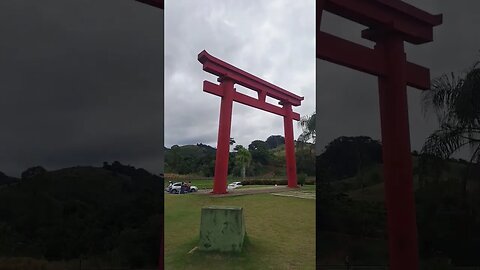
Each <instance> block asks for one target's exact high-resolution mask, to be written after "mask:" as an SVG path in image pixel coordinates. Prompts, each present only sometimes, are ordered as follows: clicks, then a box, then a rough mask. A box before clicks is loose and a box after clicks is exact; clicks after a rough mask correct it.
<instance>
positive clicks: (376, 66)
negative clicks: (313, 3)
mask: <svg viewBox="0 0 480 270" xmlns="http://www.w3.org/2000/svg"><path fill="white" fill-rule="evenodd" d="M317 3H320V4H321V7H320V8H321V9H322V8H323V9H322V10H320V12H318V10H317V14H322V12H323V10H325V11H329V12H332V13H334V14H336V15H339V16H342V17H344V18H346V19H349V20H352V21H355V22H358V23H360V24H363V25H366V26H368V27H369V28H368V29H366V30H364V31H362V37H363V38H366V39H369V40H372V41H374V42H375V43H376V46H375V48H374V49H373V50H372V49H369V48H366V47H363V46H360V45H358V44H354V43H352V42H349V41H346V40H342V39H340V38H337V37H334V36H332V35H329V34H326V33H322V32H321V31H320V30H319V28H320V24H321V22H320V21H318V22H317V27H318V28H317V58H320V59H325V60H327V61H331V62H333V63H337V64H341V65H344V66H347V67H350V68H354V69H356V70H359V71H362V72H366V73H369V74H372V75H376V76H378V81H379V97H380V117H381V130H382V149H383V150H382V151H383V163H384V164H383V166H384V181H385V203H386V208H387V227H388V243H389V257H390V267H389V269H392V270H405V269H409V270H417V269H418V268H419V258H418V243H417V227H416V217H415V197H414V190H413V169H412V158H411V153H410V134H409V133H410V132H409V126H408V103H407V93H406V88H407V85H410V86H413V87H416V88H420V89H428V88H430V82H429V81H430V75H429V70H428V69H426V68H424V67H421V66H419V65H416V64H412V63H408V62H407V61H406V55H405V52H404V41H407V42H411V43H414V44H420V43H426V42H430V41H432V40H433V27H434V26H437V25H440V24H441V23H442V16H441V15H431V14H429V13H427V12H425V11H422V10H420V9H417V8H416V7H414V6H411V5H409V4H406V3H404V2H402V1H399V0H320V1H317ZM317 20H318V19H317Z"/></svg>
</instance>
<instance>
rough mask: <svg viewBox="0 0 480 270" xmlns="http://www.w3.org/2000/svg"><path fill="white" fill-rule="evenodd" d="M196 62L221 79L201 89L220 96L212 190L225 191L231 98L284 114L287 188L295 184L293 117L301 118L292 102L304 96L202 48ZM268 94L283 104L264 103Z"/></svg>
mask: <svg viewBox="0 0 480 270" xmlns="http://www.w3.org/2000/svg"><path fill="white" fill-rule="evenodd" d="M198 61H199V62H200V63H202V64H203V70H205V71H207V72H210V73H212V74H214V75H217V76H218V77H219V79H218V80H219V81H220V82H221V83H220V85H217V84H214V83H211V82H209V81H204V82H203V91H205V92H207V93H210V94H214V95H216V96H219V97H221V98H222V103H221V108H220V123H219V129H218V142H217V156H216V160H215V175H214V185H213V193H214V194H223V193H227V175H228V157H229V150H230V149H229V148H230V129H231V119H232V103H233V101H236V102H239V103H242V104H244V105H248V106H251V107H254V108H257V109H260V110H264V111H267V112H270V113H273V114H277V115H280V116H283V119H284V129H285V156H286V163H287V166H286V167H287V178H288V187H291V188H294V187H297V169H296V162H295V144H294V137H293V120H297V121H298V120H300V115H299V114H298V113H294V112H293V111H292V105H294V106H299V105H300V103H301V101H302V100H303V97H300V96H297V95H295V94H293V93H290V92H288V91H287V90H284V89H282V88H280V87H278V86H276V85H273V84H271V83H269V82H267V81H264V80H262V79H260V78H258V77H256V76H254V75H252V74H250V73H248V72H245V71H243V70H241V69H239V68H237V67H234V66H233V65H230V64H228V63H226V62H224V61H222V60H220V59H218V58H216V57H213V56H211V55H210V54H208V53H207V52H206V51H202V52H201V53H200V54H199V55H198ZM226 82H228V84H226ZM234 84H240V85H243V86H245V87H247V88H250V89H252V90H254V91H256V92H257V94H258V98H253V97H250V96H247V95H245V94H242V93H239V92H236V91H235V88H234ZM267 96H269V97H273V98H276V99H278V100H279V105H282V106H283V107H279V106H275V105H273V104H270V103H267V102H266V97H267Z"/></svg>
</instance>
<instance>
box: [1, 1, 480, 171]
mask: <svg viewBox="0 0 480 270" xmlns="http://www.w3.org/2000/svg"><path fill="white" fill-rule="evenodd" d="M197 2H200V1H193V0H192V1H189V2H187V1H180V0H176V1H169V0H167V1H166V9H165V10H166V11H165V12H166V14H165V20H168V22H166V23H165V27H166V29H165V37H166V40H165V42H166V44H165V47H166V52H165V53H166V54H165V67H166V68H165V72H167V73H166V75H168V77H166V79H165V85H166V88H167V89H166V91H165V96H166V99H165V102H166V104H165V107H166V114H167V115H168V116H167V119H166V121H165V126H166V129H165V133H166V134H165V136H166V140H165V144H166V145H167V146H171V145H172V144H175V143H176V144H186V143H197V142H203V143H208V144H212V145H213V146H214V143H215V141H216V136H217V135H216V134H217V128H218V112H219V105H220V99H219V98H218V97H216V96H213V95H210V94H207V93H204V92H203V91H202V89H201V87H202V81H203V80H205V79H209V80H212V81H214V79H215V78H213V76H210V75H209V74H208V73H206V72H204V71H202V69H201V64H200V63H199V62H198V61H197V54H198V53H199V52H200V51H201V50H203V49H206V50H207V51H209V52H210V53H211V54H213V55H214V56H217V57H219V58H221V59H224V60H225V61H227V62H229V63H232V64H234V65H236V66H238V67H240V68H243V69H245V70H247V71H249V72H250V73H253V74H255V75H258V76H260V77H262V78H264V79H266V80H269V81H271V82H272V83H275V84H277V85H279V86H281V87H283V88H285V89H288V90H291V91H293V92H295V93H297V94H299V95H303V96H305V101H304V103H303V105H302V106H301V107H300V108H297V111H298V112H300V113H301V114H306V113H311V112H313V111H314V110H315V106H314V97H315V96H314V94H313V90H312V89H315V87H314V86H313V80H314V79H313V77H314V75H315V74H316V75H317V76H318V77H317V82H318V84H317V86H316V90H317V96H316V100H317V113H318V116H319V117H318V123H317V124H318V127H317V130H318V142H319V144H318V145H319V148H320V149H322V148H323V147H324V146H325V144H326V143H328V142H329V141H331V140H332V139H334V138H336V137H338V136H342V135H350V136H353V135H367V136H371V137H373V138H375V139H380V125H379V122H380V119H379V113H378V111H379V108H378V94H377V82H376V79H375V78H374V77H372V76H370V75H366V74H361V73H359V72H356V71H353V70H349V69H347V68H344V67H340V66H337V65H334V64H331V63H327V62H325V61H320V60H314V59H315V54H314V49H313V48H314V36H313V35H314V26H313V25H314V18H313V10H314V3H313V1H273V0H263V1H253V0H252V1H246V0H245V1H226V0H225V1H212V0H202V1H201V3H202V4H201V5H200V4H198V3H197ZM407 2H410V3H413V4H415V5H417V6H419V7H421V8H423V9H425V10H427V11H430V12H432V13H434V14H435V13H443V14H444V22H443V25H441V26H439V27H437V28H436V29H435V33H434V35H435V36H434V39H435V41H434V42H433V43H429V44H425V45H421V46H407V53H408V57H409V60H410V61H413V62H415V63H418V64H421V65H424V66H426V67H430V69H431V74H432V78H433V77H436V76H439V75H441V74H443V73H446V72H451V71H455V72H457V71H458V72H460V71H462V70H465V69H466V68H467V67H469V66H470V65H471V64H472V63H473V62H474V60H475V59H480V52H479V50H480V36H479V35H478V33H477V32H478V30H477V29H476V28H477V26H478V25H480V17H479V16H477V11H478V10H479V8H480V2H478V1H475V0H463V1H442V0H429V1H427V0H408V1H407ZM163 20H164V11H162V10H159V9H156V8H153V7H151V6H148V5H144V4H141V3H138V2H136V1H133V0H102V1H95V0H44V1H29V0H2V1H0V37H1V42H0V94H1V98H0V171H2V172H5V173H7V174H9V175H13V176H19V175H20V173H21V172H22V171H23V170H25V169H26V168H28V167H30V166H36V165H42V166H44V167H45V168H47V169H49V170H53V169H58V168H63V167H67V166H76V165H96V166H99V165H101V163H102V162H103V161H110V162H111V161H114V160H119V161H121V162H123V163H127V164H132V165H135V166H138V167H144V168H146V169H148V170H150V171H152V172H159V171H160V169H161V167H162V164H161V160H162V157H161V148H162V145H163V128H162V125H163V122H162V119H163V115H162V114H163V104H164V101H163V99H162V97H163V95H162V88H163V76H162V75H163V70H162V63H163V60H164V54H163V51H164V48H163V34H164V31H163V27H164V24H163ZM363 28H364V27H362V26H360V25H356V24H353V23H348V22H346V21H345V20H342V19H339V18H336V17H335V16H333V15H325V16H324V22H323V24H322V29H323V30H325V31H328V32H331V33H335V34H338V35H340V36H343V37H348V38H350V39H352V40H354V41H357V42H360V43H362V44H366V45H368V46H372V44H371V43H369V42H366V41H363V40H362V39H361V38H360V30H362V29H363ZM312 59H313V60H312ZM315 66H316V67H317V71H316V72H315V71H314V70H315V69H314V68H315ZM408 95H409V113H410V129H411V141H412V146H413V149H419V148H420V147H421V145H422V143H423V140H424V139H425V137H426V136H428V134H430V132H432V131H433V130H434V129H435V128H436V123H435V118H434V117H430V118H424V116H423V114H422V112H421V107H420V97H421V92H420V91H419V90H416V89H409V90H408ZM270 134H283V127H282V119H281V118H280V117H278V116H276V115H270V114H268V113H266V112H262V111H259V110H256V109H253V108H247V107H245V106H242V105H240V104H235V105H234V115H233V126H232V136H233V137H235V139H236V140H237V142H239V143H241V144H244V145H248V143H250V142H251V141H252V140H254V139H262V140H265V139H266V138H267V136H268V135H270ZM298 134H299V132H298V130H297V131H296V134H295V135H296V136H298Z"/></svg>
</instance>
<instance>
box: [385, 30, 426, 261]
mask: <svg viewBox="0 0 480 270" xmlns="http://www.w3.org/2000/svg"><path fill="white" fill-rule="evenodd" d="M376 47H377V48H378V49H379V50H381V51H384V56H385V60H386V63H387V65H386V72H387V74H388V75H387V76H385V77H380V78H379V97H380V116H381V130H382V146H383V170H384V177H385V203H386V208H387V227H388V232H389V235H388V246H389V256H390V269H391V270H404V269H411V270H416V269H418V267H419V266H418V248H417V227H416V218H415V198H414V191H413V169H412V156H411V152H410V133H409V126H408V101H407V92H406V83H405V80H406V77H407V72H406V56H405V53H404V48H403V40H402V39H401V38H400V37H398V36H387V37H384V39H383V40H381V41H380V42H379V43H378V44H377V46H376Z"/></svg>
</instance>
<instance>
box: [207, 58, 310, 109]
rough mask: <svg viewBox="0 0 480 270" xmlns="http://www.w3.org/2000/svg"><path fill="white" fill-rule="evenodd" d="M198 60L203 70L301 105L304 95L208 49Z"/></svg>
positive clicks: (281, 99) (294, 104) (295, 104)
mask: <svg viewBox="0 0 480 270" xmlns="http://www.w3.org/2000/svg"><path fill="white" fill-rule="evenodd" d="M198 61H200V63H202V64H203V70H205V71H207V72H209V73H212V74H214V75H217V76H219V77H228V78H230V79H232V80H233V81H235V83H236V84H240V85H242V86H245V87H247V88H250V89H252V90H254V91H256V92H265V94H266V95H267V96H270V97H272V98H275V99H278V100H280V101H286V102H289V103H290V104H292V105H293V106H299V105H300V103H301V102H302V100H303V97H300V96H297V95H295V94H293V93H291V92H289V91H287V90H285V89H282V88H280V87H278V86H276V85H273V84H271V83H269V82H267V81H265V80H263V79H260V78H258V77H257V76H255V75H252V74H250V73H248V72H245V71H243V70H241V69H239V68H237V67H235V66H233V65H230V64H228V63H226V62H224V61H222V60H220V59H218V58H216V57H214V56H212V55H210V54H208V52H207V51H202V52H201V53H200V54H198Z"/></svg>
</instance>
